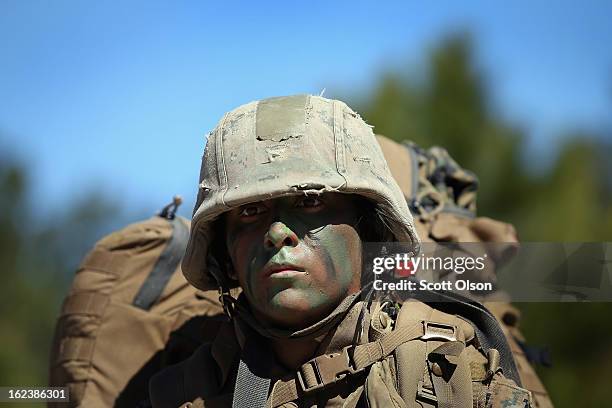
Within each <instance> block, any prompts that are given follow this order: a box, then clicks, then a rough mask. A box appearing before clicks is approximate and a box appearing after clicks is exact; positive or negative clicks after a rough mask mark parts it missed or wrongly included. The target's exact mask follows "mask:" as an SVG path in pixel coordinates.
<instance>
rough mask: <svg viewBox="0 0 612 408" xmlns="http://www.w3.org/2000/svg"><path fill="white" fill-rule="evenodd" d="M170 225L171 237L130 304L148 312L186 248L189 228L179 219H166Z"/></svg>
mask: <svg viewBox="0 0 612 408" xmlns="http://www.w3.org/2000/svg"><path fill="white" fill-rule="evenodd" d="M166 219H167V221H168V222H169V223H170V224H171V225H172V236H171V238H170V240H169V241H168V244H167V245H166V248H164V250H163V251H162V253H161V255H160V256H159V258H158V259H157V261H156V262H155V266H154V267H153V269H152V270H151V273H149V276H147V278H146V279H145V281H144V282H143V284H142V286H141V287H140V289H139V290H138V293H137V294H136V296H135V297H134V301H133V302H132V304H133V305H134V306H136V307H139V308H141V309H143V310H149V309H150V308H151V306H153V305H154V304H155V302H156V301H157V300H158V299H159V297H160V296H161V294H162V292H163V291H164V288H165V287H166V284H167V283H168V281H169V280H170V278H171V277H172V274H173V273H174V271H175V270H176V268H177V266H178V264H179V262H181V258H182V257H183V254H184V253H185V248H186V247H187V240H188V239H189V227H187V223H186V222H185V221H183V219H182V218H180V217H174V216H173V217H172V218H166Z"/></svg>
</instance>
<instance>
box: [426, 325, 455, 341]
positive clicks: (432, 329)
mask: <svg viewBox="0 0 612 408" xmlns="http://www.w3.org/2000/svg"><path fill="white" fill-rule="evenodd" d="M423 333H424V334H423V336H422V337H421V339H422V340H445V341H457V326H455V325H451V324H444V323H438V322H430V321H427V320H423Z"/></svg>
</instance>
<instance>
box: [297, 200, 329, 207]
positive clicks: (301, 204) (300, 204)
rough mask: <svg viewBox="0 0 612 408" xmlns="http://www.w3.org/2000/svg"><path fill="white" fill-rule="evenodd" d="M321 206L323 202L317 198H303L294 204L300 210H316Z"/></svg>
mask: <svg viewBox="0 0 612 408" xmlns="http://www.w3.org/2000/svg"><path fill="white" fill-rule="evenodd" d="M321 205H323V201H321V200H320V199H319V198H317V197H304V198H302V199H300V200H298V201H297V202H296V203H295V206H296V207H301V208H317V207H320V206H321Z"/></svg>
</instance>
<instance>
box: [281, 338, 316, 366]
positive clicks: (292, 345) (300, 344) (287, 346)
mask: <svg viewBox="0 0 612 408" xmlns="http://www.w3.org/2000/svg"><path fill="white" fill-rule="evenodd" d="M319 345H320V343H319V342H318V341H317V340H316V339H273V340H272V350H273V351H274V354H275V356H276V359H277V361H278V362H279V363H281V364H282V365H283V366H285V368H287V369H289V370H292V371H293V370H297V369H298V368H299V367H300V366H301V365H302V364H304V363H305V362H307V361H308V360H310V359H311V358H312V357H314V356H315V353H316V351H317V349H318V348H319Z"/></svg>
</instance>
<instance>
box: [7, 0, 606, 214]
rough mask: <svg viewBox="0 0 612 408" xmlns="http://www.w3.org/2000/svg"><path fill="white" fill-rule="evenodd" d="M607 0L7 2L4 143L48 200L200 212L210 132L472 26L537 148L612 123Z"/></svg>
mask: <svg viewBox="0 0 612 408" xmlns="http://www.w3.org/2000/svg"><path fill="white" fill-rule="evenodd" d="M611 21H612V3H611V2H603V1H601V2H598V1H591V2H583V3H578V2H564V1H554V2H553V1H549V2H528V1H516V2H512V3H511V4H509V2H505V3H502V2H485V1H482V2H471V1H468V2H450V1H448V2H437V3H435V4H434V3H433V2H427V4H425V2H419V3H417V2H410V1H405V2H382V3H381V2H377V3H375V2H372V1H331V2H329V1H328V2H324V1H310V2H263V1H258V2H236V1H227V2H214V3H213V2H204V1H192V2H186V1H181V2H155V1H146V2H145V1H140V2H138V1H131V2H112V1H105V2H85V1H53V2H52V1H16V0H4V1H3V2H2V3H1V4H0V95H2V106H1V109H0V149H2V150H3V152H12V153H14V154H17V155H18V157H20V158H22V159H23V160H25V161H26V162H27V163H28V164H30V167H31V179H32V181H33V192H32V194H33V195H34V196H35V197H37V198H39V199H41V198H42V201H41V202H44V203H45V204H44V208H46V209H48V210H53V209H56V208H59V207H60V206H61V205H62V203H64V201H65V200H66V199H67V198H68V197H70V198H71V199H78V198H79V197H80V196H81V195H86V194H87V193H88V192H90V191H96V190H98V191H103V192H106V194H109V195H110V196H111V197H112V198H113V199H114V200H117V201H119V202H120V203H122V204H124V205H125V206H128V207H132V208H139V209H144V210H147V211H150V212H153V211H155V210H156V209H157V208H159V207H160V206H161V205H162V204H163V203H165V202H166V201H168V200H169V198H170V197H172V195H174V194H181V195H183V196H184V197H185V199H186V206H185V207H184V208H183V211H182V213H183V214H185V215H187V214H189V213H190V211H191V206H192V205H193V199H194V195H195V191H196V186H197V176H198V171H199V170H198V169H199V161H200V157H201V154H202V150H203V147H204V135H205V134H206V132H207V131H208V130H210V129H212V128H213V127H214V125H215V124H216V122H217V120H219V118H220V117H221V115H222V114H223V113H224V112H226V111H228V110H230V109H233V108H234V107H236V106H238V105H240V104H243V103H246V102H249V101H251V100H254V99H260V98H264V97H268V96H275V95H286V94H294V93H317V94H318V93H319V92H320V91H321V90H322V89H323V88H326V89H327V92H326V96H330V97H338V96H346V95H352V94H359V93H363V92H366V91H367V89H369V88H370V87H372V86H373V85H374V84H375V80H376V79H377V78H378V76H379V74H380V73H382V72H384V71H385V70H386V69H389V68H391V67H395V68H399V69H401V68H404V67H408V66H412V67H418V66H419V64H422V63H423V62H424V61H425V59H426V55H427V51H428V50H429V49H431V47H432V46H434V45H435V44H436V43H437V41H439V40H440V38H442V37H443V36H444V35H445V34H447V33H448V32H449V31H452V30H455V29H458V28H468V29H469V30H470V31H471V32H472V33H473V34H474V38H475V40H476V45H477V56H478V62H479V65H480V67H481V68H482V70H483V71H484V72H485V73H486V75H487V81H488V83H489V88H490V90H491V92H492V96H493V100H494V103H495V109H496V110H497V111H498V112H499V113H500V115H502V116H504V117H506V118H508V119H509V120H511V121H513V122H515V123H517V124H518V125H519V126H521V127H522V128H524V129H525V130H526V131H527V132H528V134H529V136H530V140H529V147H530V149H531V152H532V154H540V153H542V152H544V153H545V152H547V151H554V150H555V146H556V145H558V142H559V133H560V131H563V130H564V129H570V128H574V127H582V128H587V129H602V128H604V127H605V126H610V124H611V123H612V45H611V43H612V24H611V23H610V22H611Z"/></svg>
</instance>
